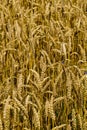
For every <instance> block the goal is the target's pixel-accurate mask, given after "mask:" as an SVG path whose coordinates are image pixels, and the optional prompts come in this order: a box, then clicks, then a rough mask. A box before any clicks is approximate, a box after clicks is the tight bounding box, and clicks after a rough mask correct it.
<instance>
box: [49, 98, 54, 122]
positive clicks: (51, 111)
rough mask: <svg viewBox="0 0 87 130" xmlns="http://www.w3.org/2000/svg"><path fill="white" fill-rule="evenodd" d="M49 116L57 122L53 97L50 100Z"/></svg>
mask: <svg viewBox="0 0 87 130" xmlns="http://www.w3.org/2000/svg"><path fill="white" fill-rule="evenodd" d="M49 114H50V117H51V118H52V119H53V120H55V113H54V105H53V96H51V99H50V105H49Z"/></svg>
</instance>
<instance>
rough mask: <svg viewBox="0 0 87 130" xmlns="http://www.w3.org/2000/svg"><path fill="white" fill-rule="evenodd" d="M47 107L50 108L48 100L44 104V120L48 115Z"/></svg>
mask: <svg viewBox="0 0 87 130" xmlns="http://www.w3.org/2000/svg"><path fill="white" fill-rule="evenodd" d="M49 107H50V103H49V101H48V100H46V102H45V115H46V118H47V117H48V114H49Z"/></svg>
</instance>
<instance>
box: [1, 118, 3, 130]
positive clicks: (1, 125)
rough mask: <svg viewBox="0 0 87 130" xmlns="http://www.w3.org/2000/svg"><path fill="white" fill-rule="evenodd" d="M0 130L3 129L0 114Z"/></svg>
mask: <svg viewBox="0 0 87 130" xmlns="http://www.w3.org/2000/svg"><path fill="white" fill-rule="evenodd" d="M0 130H3V125H2V119H1V116H0Z"/></svg>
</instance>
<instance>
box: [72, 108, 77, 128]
mask: <svg viewBox="0 0 87 130" xmlns="http://www.w3.org/2000/svg"><path fill="white" fill-rule="evenodd" d="M76 126H77V125H76V112H75V109H72V127H73V129H76Z"/></svg>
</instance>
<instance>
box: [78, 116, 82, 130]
mask: <svg viewBox="0 0 87 130" xmlns="http://www.w3.org/2000/svg"><path fill="white" fill-rule="evenodd" d="M77 117H78V125H79V127H80V129H81V130H82V118H81V116H80V114H78V115H77Z"/></svg>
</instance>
